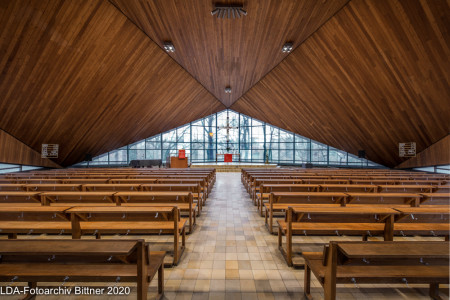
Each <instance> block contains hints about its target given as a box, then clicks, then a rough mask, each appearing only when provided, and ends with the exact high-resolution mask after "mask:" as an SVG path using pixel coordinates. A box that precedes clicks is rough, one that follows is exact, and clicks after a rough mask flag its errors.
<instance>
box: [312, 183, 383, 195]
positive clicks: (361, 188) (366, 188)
mask: <svg viewBox="0 0 450 300" xmlns="http://www.w3.org/2000/svg"><path fill="white" fill-rule="evenodd" d="M377 190H378V186H376V185H373V184H321V185H320V191H321V192H330V193H334V192H340V193H347V192H351V193H375V192H377Z"/></svg>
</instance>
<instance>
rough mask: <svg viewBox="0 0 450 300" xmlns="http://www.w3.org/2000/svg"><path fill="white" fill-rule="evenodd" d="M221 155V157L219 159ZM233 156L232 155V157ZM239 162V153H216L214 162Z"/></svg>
mask: <svg viewBox="0 0 450 300" xmlns="http://www.w3.org/2000/svg"><path fill="white" fill-rule="evenodd" d="M222 156H223V159H220V158H221V157H222ZM233 156H234V157H233ZM222 161H223V162H240V161H241V154H240V153H217V155H216V162H222Z"/></svg>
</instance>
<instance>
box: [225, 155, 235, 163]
mask: <svg viewBox="0 0 450 300" xmlns="http://www.w3.org/2000/svg"><path fill="white" fill-rule="evenodd" d="M223 161H224V162H232V161H233V154H224V155H223Z"/></svg>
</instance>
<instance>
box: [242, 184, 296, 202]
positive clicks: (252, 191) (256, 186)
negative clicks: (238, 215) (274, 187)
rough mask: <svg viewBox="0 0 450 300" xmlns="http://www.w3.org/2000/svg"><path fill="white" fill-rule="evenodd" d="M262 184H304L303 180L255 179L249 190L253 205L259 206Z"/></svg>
mask: <svg viewBox="0 0 450 300" xmlns="http://www.w3.org/2000/svg"><path fill="white" fill-rule="evenodd" d="M262 184H304V183H303V180H302V179H297V178H295V179H266V178H255V180H254V182H253V184H252V186H251V187H250V188H249V191H248V192H249V194H250V196H251V198H252V201H253V204H255V205H257V202H256V195H257V193H260V190H261V185H262Z"/></svg>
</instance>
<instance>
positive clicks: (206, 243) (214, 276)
mask: <svg viewBox="0 0 450 300" xmlns="http://www.w3.org/2000/svg"><path fill="white" fill-rule="evenodd" d="M197 223H198V224H197V227H196V228H195V229H194V233H193V234H192V235H189V236H188V238H187V249H186V251H185V253H184V255H183V258H182V260H181V262H180V264H179V265H178V266H176V267H174V268H172V269H166V270H167V271H166V279H167V281H166V286H165V287H166V297H167V298H168V299H175V298H176V299H191V297H192V299H241V298H242V299H274V296H275V298H276V299H291V298H292V299H294V298H296V299H298V298H299V297H301V296H302V293H303V289H302V287H301V286H302V285H303V270H293V269H291V268H289V267H287V265H286V263H285V261H284V259H283V257H282V256H281V254H280V251H279V250H278V248H277V237H276V236H275V235H270V234H269V233H268V231H267V229H266V227H265V226H264V218H262V217H260V216H259V214H258V213H257V211H256V207H255V206H253V204H252V203H251V201H250V198H249V195H248V193H247V192H246V190H245V189H244V186H243V185H242V183H241V180H240V173H217V180H216V184H215V186H214V188H213V191H212V193H211V194H210V197H209V198H208V200H207V205H206V206H205V207H204V210H203V212H202V214H201V216H200V217H199V218H198V219H197Z"/></svg>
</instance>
